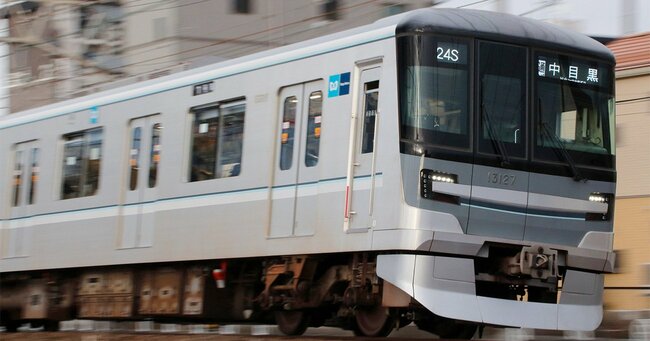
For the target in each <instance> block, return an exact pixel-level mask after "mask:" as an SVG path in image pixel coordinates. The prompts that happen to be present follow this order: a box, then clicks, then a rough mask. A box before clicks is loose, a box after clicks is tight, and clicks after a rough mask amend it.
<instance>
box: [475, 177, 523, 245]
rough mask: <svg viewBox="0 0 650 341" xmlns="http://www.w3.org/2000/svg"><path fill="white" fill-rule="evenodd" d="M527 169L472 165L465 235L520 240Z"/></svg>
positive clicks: (521, 237) (521, 236)
mask: <svg viewBox="0 0 650 341" xmlns="http://www.w3.org/2000/svg"><path fill="white" fill-rule="evenodd" d="M527 193H528V172H522V171H516V170H511V169H502V168H495V167H487V166H481V165H474V171H473V173H472V197H471V199H470V205H471V207H470V216H469V229H468V230H467V233H468V234H475V235H481V236H491V237H499V238H508V239H514V240H522V239H523V238H524V225H525V223H526V205H527Z"/></svg>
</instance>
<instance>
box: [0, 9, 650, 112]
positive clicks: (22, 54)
mask: <svg viewBox="0 0 650 341" xmlns="http://www.w3.org/2000/svg"><path fill="white" fill-rule="evenodd" d="M429 6H437V7H462V8H473V9H483V10H493V11H501V12H507V13H511V14H515V15H521V16H527V17H531V18H535V19H540V20H545V21H549V22H553V23H556V24H559V25H563V26H567V27H569V28H572V29H575V30H578V31H581V32H584V33H587V34H590V35H593V36H606V37H615V36H620V35H622V34H628V33H632V32H638V31H643V30H650V22H648V21H647V20H644V18H643V13H650V2H648V1H644V0H621V1H609V0H528V1H522V0H308V1H296V0H155V1H151V0H104V1H94V0H65V1H60V0H40V1H21V0H13V1H12V0H0V41H4V42H6V43H8V46H7V45H5V46H4V47H0V50H2V49H3V48H4V49H5V50H7V49H8V51H7V53H4V54H0V78H2V79H7V80H8V84H5V85H3V84H2V82H0V88H2V89H3V91H5V92H7V87H8V89H9V91H8V92H9V94H10V99H11V100H10V104H8V105H3V104H2V102H1V101H2V99H3V93H2V91H0V115H1V114H2V113H3V112H6V111H7V110H4V111H3V107H4V108H9V109H10V110H9V111H10V112H17V111H22V110H25V109H28V108H33V107H37V106H41V105H44V104H48V103H52V102H56V101H60V100H63V99H67V98H72V97H76V96H80V95H84V94H88V93H92V92H95V91H98V90H102V89H105V88H107V87H115V86H119V85H122V84H125V83H131V82H136V81H139V80H144V79H150V78H155V77H159V76H163V75H167V74H169V73H173V72H178V71H181V70H185V69H188V68H193V67H197V66H203V65H206V64H209V63H212V62H216V61H220V60H224V59H230V58H234V57H238V56H242V55H246V54H250V53H253V52H258V51H261V50H265V49H269V48H273V47H277V46H282V45H286V44H290V43H294V42H297V41H302V40H305V39H309V38H313V37H318V36H321V35H325V34H328V33H332V32H337V31H341V30H345V29H348V28H351V27H356V26H360V25H365V24H368V23H371V22H374V21H375V20H377V19H380V18H382V17H385V16H389V15H393V14H397V13H400V12H404V11H409V10H413V9H417V8H423V7H429ZM2 18H4V19H5V20H2ZM2 21H6V22H4V23H1V22H2ZM2 24H4V25H6V26H7V27H8V30H5V31H3V30H2ZM2 32H4V34H5V37H2ZM3 56H6V57H7V58H4V60H5V61H7V60H8V63H6V62H5V64H3V58H2V57H3ZM7 64H8V65H9V70H7V66H6V65H7ZM3 65H5V66H4V67H3ZM5 73H6V74H7V75H8V76H7V77H2V75H3V74H5ZM4 97H6V96H4Z"/></svg>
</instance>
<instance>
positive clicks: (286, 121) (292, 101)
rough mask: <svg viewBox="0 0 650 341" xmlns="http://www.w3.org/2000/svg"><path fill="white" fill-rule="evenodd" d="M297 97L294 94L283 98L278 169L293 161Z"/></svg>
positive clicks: (286, 166) (289, 165)
mask: <svg viewBox="0 0 650 341" xmlns="http://www.w3.org/2000/svg"><path fill="white" fill-rule="evenodd" d="M297 104H298V99H297V98H296V96H291V97H287V98H286V99H285V100H284V112H283V113H282V134H281V135H280V143H281V146H282V147H281V148H280V169H281V170H287V169H289V168H291V163H292V162H293V142H294V134H295V126H296V107H297Z"/></svg>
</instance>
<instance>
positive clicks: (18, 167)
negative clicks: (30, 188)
mask: <svg viewBox="0 0 650 341" xmlns="http://www.w3.org/2000/svg"><path fill="white" fill-rule="evenodd" d="M15 158H16V159H15V161H14V176H13V179H14V181H13V182H14V184H13V185H14V191H13V201H12V204H13V206H18V205H19V204H20V187H21V185H22V182H23V152H22V151H21V150H17V151H16V154H15Z"/></svg>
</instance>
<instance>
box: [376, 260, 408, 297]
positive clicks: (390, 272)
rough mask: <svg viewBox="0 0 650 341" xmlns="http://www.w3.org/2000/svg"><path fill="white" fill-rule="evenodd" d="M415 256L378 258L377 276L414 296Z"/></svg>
mask: <svg viewBox="0 0 650 341" xmlns="http://www.w3.org/2000/svg"><path fill="white" fill-rule="evenodd" d="M414 272H415V255H379V256H377V276H379V277H380V278H383V279H384V280H386V281H388V282H390V283H392V284H393V285H394V286H396V287H398V288H400V289H402V290H403V291H404V292H405V293H407V294H409V295H411V296H413V295H414V294H413V274H414Z"/></svg>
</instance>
